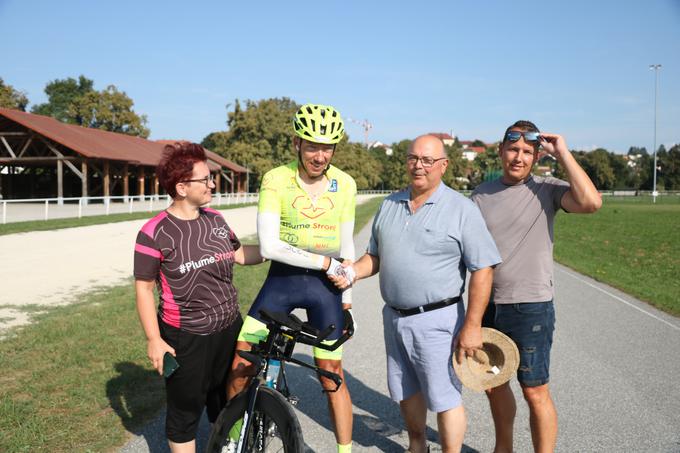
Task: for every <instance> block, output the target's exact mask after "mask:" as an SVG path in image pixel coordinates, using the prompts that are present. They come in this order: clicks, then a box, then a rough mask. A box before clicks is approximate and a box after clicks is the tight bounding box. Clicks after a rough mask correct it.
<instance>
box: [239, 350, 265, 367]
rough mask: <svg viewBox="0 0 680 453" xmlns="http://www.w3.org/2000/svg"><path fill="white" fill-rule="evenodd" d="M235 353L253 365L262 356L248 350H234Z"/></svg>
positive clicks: (258, 361) (259, 360)
mask: <svg viewBox="0 0 680 453" xmlns="http://www.w3.org/2000/svg"><path fill="white" fill-rule="evenodd" d="M236 353H237V354H238V355H240V356H241V357H243V358H244V359H246V360H247V361H248V362H250V363H252V364H253V365H257V364H258V363H260V362H261V361H262V358H261V357H260V356H259V355H257V354H253V353H252V352H250V351H236Z"/></svg>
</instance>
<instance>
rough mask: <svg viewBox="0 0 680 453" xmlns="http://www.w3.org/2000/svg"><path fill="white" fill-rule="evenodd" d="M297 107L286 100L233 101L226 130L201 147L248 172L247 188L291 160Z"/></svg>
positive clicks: (257, 183)
mask: <svg viewBox="0 0 680 453" xmlns="http://www.w3.org/2000/svg"><path fill="white" fill-rule="evenodd" d="M298 108H299V105H298V104H297V103H296V102H294V101H293V100H291V99H289V98H286V97H284V98H271V99H263V100H260V101H251V100H246V101H245V108H242V107H241V102H240V101H239V100H238V99H237V100H236V101H235V102H234V110H233V111H231V112H228V114H227V126H228V130H227V131H219V132H213V133H211V134H208V135H207V136H206V137H205V138H204V139H203V142H202V144H203V145H204V146H206V147H207V148H209V149H211V150H212V151H215V152H216V153H218V154H220V155H222V156H224V157H225V158H226V159H229V160H231V161H234V162H236V163H237V164H239V165H243V166H247V167H248V169H249V170H251V172H252V173H251V177H250V185H251V187H250V189H256V188H257V187H258V186H259V180H260V178H261V176H262V175H263V174H264V173H266V172H267V171H269V170H271V169H272V168H274V167H276V166H279V165H282V164H284V163H287V162H289V161H291V160H293V159H294V158H295V151H294V150H293V125H292V118H293V115H294V114H295V112H296V111H297V110H298Z"/></svg>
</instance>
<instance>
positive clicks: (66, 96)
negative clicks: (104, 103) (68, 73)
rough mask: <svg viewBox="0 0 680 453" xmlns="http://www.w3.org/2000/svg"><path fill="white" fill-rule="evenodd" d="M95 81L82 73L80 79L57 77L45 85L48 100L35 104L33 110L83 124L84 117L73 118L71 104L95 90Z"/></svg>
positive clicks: (39, 113) (63, 120) (40, 113)
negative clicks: (70, 113) (70, 110)
mask: <svg viewBox="0 0 680 453" xmlns="http://www.w3.org/2000/svg"><path fill="white" fill-rule="evenodd" d="M93 87H94V82H93V81H92V80H90V79H88V78H87V77H85V76H83V75H81V76H80V77H78V80H76V79H74V78H72V77H69V78H68V79H55V80H53V81H51V82H49V83H48V84H47V85H46V86H45V94H46V95H47V99H48V100H47V102H45V103H43V104H38V105H35V106H33V108H32V109H31V111H32V112H33V113H37V114H38V115H46V116H51V117H53V118H56V119H58V120H59V121H61V122H64V123H67V122H68V123H74V124H83V122H84V120H83V119H82V118H73V117H71V116H70V115H69V113H68V111H69V108H70V107H71V105H73V104H74V103H75V102H76V101H78V100H79V99H80V98H81V97H83V96H84V95H86V94H87V93H90V92H93V91H94V88H93Z"/></svg>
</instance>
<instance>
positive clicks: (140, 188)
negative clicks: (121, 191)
mask: <svg viewBox="0 0 680 453" xmlns="http://www.w3.org/2000/svg"><path fill="white" fill-rule="evenodd" d="M137 195H139V199H140V200H143V199H144V167H143V166H141V165H140V166H139V167H137Z"/></svg>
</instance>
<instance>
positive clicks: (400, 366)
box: [336, 135, 501, 453]
mask: <svg viewBox="0 0 680 453" xmlns="http://www.w3.org/2000/svg"><path fill="white" fill-rule="evenodd" d="M447 166H448V159H447V157H446V153H445V148H444V144H443V143H442V141H441V140H440V139H439V138H437V137H434V136H432V135H424V136H421V137H418V138H417V139H416V140H415V141H414V142H413V143H412V144H411V147H410V148H409V154H408V156H407V158H406V167H407V171H408V175H409V178H410V180H411V184H410V186H409V187H408V188H407V189H406V190H404V191H401V192H397V193H395V194H392V195H390V196H389V197H387V198H386V199H385V201H384V202H383V203H382V205H381V206H380V209H379V211H378V213H377V214H376V216H375V219H374V220H373V230H372V235H371V240H370V243H369V246H368V250H367V252H366V254H365V255H364V256H362V257H361V258H360V259H359V260H358V261H357V262H356V263H354V264H353V265H352V266H353V268H354V272H355V273H356V278H357V279H360V278H365V277H369V276H371V275H374V274H376V273H377V272H378V271H380V292H381V295H382V298H383V299H384V300H385V304H386V305H385V307H384V308H383V324H384V333H385V347H386V350H387V380H388V386H389V390H390V396H391V397H392V399H394V400H395V401H397V402H399V405H400V409H401V413H402V416H403V418H404V422H405V424H406V428H407V431H408V436H409V451H410V452H412V453H420V452H425V451H426V450H427V445H426V442H425V430H426V415H427V409H430V410H431V411H434V412H436V413H437V424H438V427H439V437H440V441H441V444H442V448H443V451H444V452H454V451H460V449H461V446H462V444H463V437H464V434H465V428H466V424H467V422H466V417H465V411H464V409H463V406H462V401H461V396H460V391H461V384H460V381H459V380H458V378H457V377H456V375H455V373H454V372H453V368H452V362H451V359H452V355H453V350H454V348H455V346H456V345H459V346H460V354H467V355H472V354H474V351H475V350H476V349H479V348H481V346H482V334H481V321H482V316H483V314H484V310H485V308H486V304H487V303H488V300H489V293H490V290H491V282H492V278H493V266H495V265H496V264H498V263H500V261H501V258H500V255H499V253H498V250H497V249H496V245H495V244H494V242H493V239H492V238H491V235H490V234H489V232H488V230H487V229H486V225H485V223H484V220H483V218H482V216H481V214H480V212H479V210H478V209H477V207H476V206H475V205H474V203H472V202H471V201H470V200H469V199H467V198H466V197H464V196H462V195H460V194H459V193H458V192H456V191H454V190H453V189H451V188H449V187H447V186H446V185H445V184H444V183H443V182H442V176H443V175H444V172H445V171H446V168H447ZM466 271H470V273H471V278H470V285H469V295H468V310H467V314H466V312H465V308H464V306H463V303H462V301H461V295H462V294H463V291H464V290H465V275H466ZM350 275H351V273H350ZM339 280H340V281H337V282H336V284H337V285H338V286H340V287H343V286H345V285H347V283H348V282H347V281H346V280H344V279H339Z"/></svg>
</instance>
